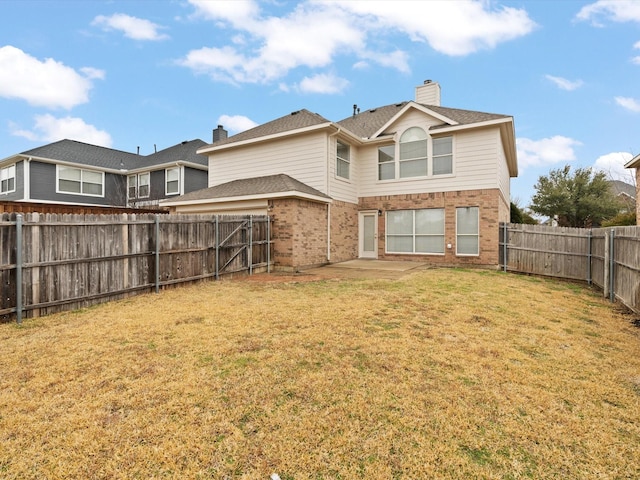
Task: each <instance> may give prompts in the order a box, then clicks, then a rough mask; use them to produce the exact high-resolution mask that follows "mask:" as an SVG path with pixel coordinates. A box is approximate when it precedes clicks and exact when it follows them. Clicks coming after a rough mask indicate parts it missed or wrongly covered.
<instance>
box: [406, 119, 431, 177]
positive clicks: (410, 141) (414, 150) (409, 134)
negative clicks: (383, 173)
mask: <svg viewBox="0 0 640 480" xmlns="http://www.w3.org/2000/svg"><path fill="white" fill-rule="evenodd" d="M426 176H427V134H426V133H425V131H424V130H422V129H421V128H418V127H413V128H410V129H409V130H407V131H406V132H404V133H403V134H402V136H401V137H400V178H407V177H426Z"/></svg>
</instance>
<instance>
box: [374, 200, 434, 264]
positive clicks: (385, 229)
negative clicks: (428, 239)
mask: <svg viewBox="0 0 640 480" xmlns="http://www.w3.org/2000/svg"><path fill="white" fill-rule="evenodd" d="M416 210H442V212H443V214H444V223H443V225H442V242H443V243H442V247H443V251H442V253H436V252H415V251H414V252H395V251H392V250H389V241H388V238H389V225H388V220H389V217H388V214H389V213H391V212H400V211H410V212H412V213H413V231H412V233H411V236H412V237H413V249H414V250H415V248H416ZM446 222H447V218H446V211H445V209H444V208H443V207H435V208H416V209H410V208H407V209H398V210H388V211H387V212H385V216H384V251H385V253H388V254H393V255H420V256H425V255H429V256H434V257H443V256H444V255H445V254H446V252H447V243H446V231H447V225H446ZM418 236H422V237H425V236H436V235H435V234H434V235H424V234H420V235H418ZM438 236H440V235H438Z"/></svg>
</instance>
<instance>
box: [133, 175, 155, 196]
mask: <svg viewBox="0 0 640 480" xmlns="http://www.w3.org/2000/svg"><path fill="white" fill-rule="evenodd" d="M144 175H146V176H147V178H148V179H149V181H148V182H147V194H146V195H141V194H140V186H141V185H140V177H142V176H144ZM136 195H137V196H138V198H149V196H150V195H151V172H142V173H139V174H138V175H137V177H136Z"/></svg>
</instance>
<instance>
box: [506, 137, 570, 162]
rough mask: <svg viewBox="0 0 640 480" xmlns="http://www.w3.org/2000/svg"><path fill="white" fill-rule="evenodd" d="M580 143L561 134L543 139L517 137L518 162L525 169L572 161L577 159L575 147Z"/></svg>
mask: <svg viewBox="0 0 640 480" xmlns="http://www.w3.org/2000/svg"><path fill="white" fill-rule="evenodd" d="M580 145H582V143H580V142H579V141H577V140H574V139H573V138H569V137H563V136H561V135H556V136H554V137H550V138H543V139H541V140H531V139H529V138H517V139H516V147H517V149H518V164H519V166H520V167H522V168H523V169H524V168H526V167H538V166H545V165H553V164H555V163H567V162H571V161H573V160H575V159H576V154H575V152H574V150H573V149H574V147H578V146H580Z"/></svg>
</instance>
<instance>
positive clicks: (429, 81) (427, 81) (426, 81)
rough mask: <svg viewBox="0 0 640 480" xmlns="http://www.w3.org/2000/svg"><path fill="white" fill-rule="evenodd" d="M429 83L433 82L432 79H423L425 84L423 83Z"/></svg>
mask: <svg viewBox="0 0 640 480" xmlns="http://www.w3.org/2000/svg"><path fill="white" fill-rule="evenodd" d="M430 83H433V80H425V81H424V84H425V85H429V84H430Z"/></svg>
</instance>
